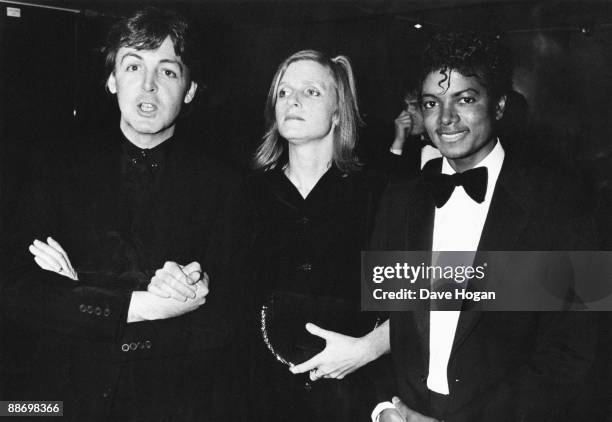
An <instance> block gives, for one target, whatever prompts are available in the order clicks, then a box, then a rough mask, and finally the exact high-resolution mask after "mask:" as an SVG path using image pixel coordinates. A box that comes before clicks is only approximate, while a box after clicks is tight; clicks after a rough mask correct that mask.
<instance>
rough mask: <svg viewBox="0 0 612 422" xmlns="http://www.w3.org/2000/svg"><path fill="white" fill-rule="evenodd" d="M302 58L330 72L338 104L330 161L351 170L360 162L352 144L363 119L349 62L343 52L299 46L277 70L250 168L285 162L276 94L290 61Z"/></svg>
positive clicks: (343, 169) (268, 167)
mask: <svg viewBox="0 0 612 422" xmlns="http://www.w3.org/2000/svg"><path fill="white" fill-rule="evenodd" d="M302 60H310V61H314V62H316V63H319V64H320V65H322V66H324V67H326V68H327V69H329V70H330V72H331V75H332V78H333V80H334V85H335V90H336V99H337V104H338V111H337V113H338V114H337V115H338V124H337V125H336V129H335V132H334V143H333V161H334V164H335V165H336V167H338V169H340V170H341V171H343V172H351V171H354V170H356V169H357V168H359V166H360V164H359V160H358V159H357V156H356V155H355V144H356V142H357V126H358V125H362V124H363V121H362V120H361V116H360V115H359V106H358V104H357V89H356V87H355V78H354V76H353V69H352V67H351V62H350V61H349V59H348V57H346V56H336V57H333V58H330V57H328V56H326V55H324V54H323V53H321V52H319V51H315V50H302V51H298V52H297V53H294V54H292V55H291V56H289V57H288V58H286V59H285V60H284V61H283V62H282V63H281V64H280V66H279V67H278V69H277V70H276V74H275V75H274V78H273V79H272V85H270V90H269V91H268V97H267V99H266V106H265V109H264V116H265V119H266V133H265V134H264V136H263V138H262V143H261V144H260V145H259V147H258V148H257V150H256V152H255V155H254V157H253V162H252V165H253V168H255V169H263V170H269V169H271V168H274V167H276V166H277V165H279V164H280V165H284V164H285V163H286V161H287V159H288V158H287V141H286V140H284V139H283V138H282V137H281V136H280V134H279V132H278V125H277V123H276V116H275V112H274V109H275V107H276V94H277V90H278V85H279V83H280V80H281V79H282V77H283V75H284V74H285V71H286V70H287V68H288V67H289V65H290V64H291V63H295V62H298V61H302Z"/></svg>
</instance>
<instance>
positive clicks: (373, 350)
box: [289, 322, 389, 381]
mask: <svg viewBox="0 0 612 422" xmlns="http://www.w3.org/2000/svg"><path fill="white" fill-rule="evenodd" d="M306 330H307V331H308V332H309V333H310V334H312V335H315V336H317V337H321V338H322V339H324V340H325V343H326V344H325V349H323V351H322V352H321V353H319V354H317V355H316V356H314V357H312V358H311V359H310V360H307V361H306V362H303V363H301V364H299V365H295V366H293V367H291V368H289V370H290V371H291V372H292V373H294V374H302V373H304V372H308V371H310V379H311V380H312V381H315V380H317V379H319V378H336V379H342V378H344V377H345V376H347V375H349V374H350V373H352V372H354V371H356V370H357V369H359V368H361V367H362V366H364V365H366V364H367V363H369V362H371V361H373V360H374V359H377V358H378V357H379V356H381V355H382V354H383V353H386V352H388V351H389V326H388V322H385V323H384V324H383V325H381V326H380V327H377V328H376V329H374V330H373V331H372V332H370V333H369V334H368V335H366V336H364V337H351V336H346V335H344V334H340V333H336V332H334V331H328V330H324V329H323V328H320V327H317V326H316V325H314V324H312V323H308V324H306ZM385 338H386V340H385Z"/></svg>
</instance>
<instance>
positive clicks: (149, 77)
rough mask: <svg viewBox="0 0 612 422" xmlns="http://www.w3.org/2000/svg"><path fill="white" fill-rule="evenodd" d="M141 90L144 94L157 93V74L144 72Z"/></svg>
mask: <svg viewBox="0 0 612 422" xmlns="http://www.w3.org/2000/svg"><path fill="white" fill-rule="evenodd" d="M142 89H143V91H146V92H155V91H157V73H156V72H154V71H146V72H145V73H144V76H143V79H142Z"/></svg>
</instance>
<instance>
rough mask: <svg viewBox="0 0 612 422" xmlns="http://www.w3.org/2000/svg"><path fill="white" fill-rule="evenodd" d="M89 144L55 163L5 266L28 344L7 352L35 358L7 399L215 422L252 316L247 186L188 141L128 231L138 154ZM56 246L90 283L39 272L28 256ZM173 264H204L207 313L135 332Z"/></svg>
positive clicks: (9, 300)
mask: <svg viewBox="0 0 612 422" xmlns="http://www.w3.org/2000/svg"><path fill="white" fill-rule="evenodd" d="M82 142H83V143H82V145H80V147H79V148H78V150H77V151H74V152H72V153H71V154H70V155H69V156H64V157H60V158H56V159H53V160H48V161H51V164H50V165H49V166H48V167H47V170H46V171H45V180H42V181H40V182H39V183H35V184H33V186H32V188H31V189H30V190H28V193H27V194H26V195H24V200H23V201H22V206H21V208H20V215H19V216H17V218H16V219H15V220H16V221H17V223H16V224H15V226H14V227H13V230H12V232H13V235H12V236H11V238H12V241H11V242H10V243H9V246H8V248H7V249H8V252H7V253H6V255H5V256H4V257H3V258H4V259H6V263H5V265H4V268H3V272H2V279H1V285H2V296H1V299H0V300H1V306H2V312H3V314H4V315H5V317H6V318H7V320H9V321H11V324H13V333H14V334H15V333H16V334H17V336H15V335H14V336H13V338H10V339H6V340H7V341H5V339H3V341H2V342H3V343H5V344H8V343H10V344H11V345H13V347H18V348H19V347H21V348H23V349H24V356H23V359H22V361H21V362H20V364H21V365H20V372H19V373H18V374H17V375H16V377H15V378H14V379H12V380H11V379H8V380H5V382H6V383H7V384H9V386H10V388H8V390H9V391H10V392H11V394H12V397H7V399H22V400H33V399H39V400H40V399H43V400H63V401H64V413H65V415H67V416H68V417H69V418H70V419H72V420H94V419H103V420H105V419H120V420H149V421H151V420H155V421H156V420H195V419H198V420H209V419H210V420H214V419H215V418H214V416H213V415H214V413H213V409H212V404H213V403H214V402H217V403H219V402H220V401H219V400H215V399H214V396H213V393H214V394H220V395H221V396H223V394H222V393H221V390H223V385H224V382H222V380H224V379H227V377H225V376H224V375H226V374H224V373H223V370H224V369H225V368H226V366H225V364H224V363H223V362H224V361H223V359H222V358H224V357H225V356H227V353H226V351H227V348H228V346H229V345H230V343H231V340H232V334H233V330H234V326H235V323H236V322H237V320H238V319H239V318H240V310H241V308H242V307H241V306H240V305H239V303H240V301H241V292H242V289H241V286H240V282H241V281H240V277H239V271H240V269H241V262H242V258H243V253H242V245H241V243H240V236H241V235H242V233H243V232H244V230H245V225H244V213H243V211H242V209H241V203H240V201H241V199H242V198H243V192H242V190H241V187H240V186H241V183H240V180H239V178H238V177H237V176H236V175H235V174H233V173H232V172H231V171H229V170H228V169H226V168H224V167H223V166H222V165H220V164H219V163H217V162H216V161H214V160H212V159H210V158H209V157H207V156H206V155H204V154H202V153H201V152H200V151H199V150H198V149H197V148H195V147H194V146H193V145H192V144H190V143H189V142H188V140H187V139H185V138H183V137H181V136H180V134H176V135H175V136H174V137H173V138H172V139H169V140H167V141H166V142H164V145H165V146H164V148H165V156H166V159H165V166H164V170H163V173H162V174H161V176H160V178H159V180H158V183H157V184H156V185H155V187H154V191H153V193H152V195H151V198H152V199H151V200H150V201H149V202H148V204H146V206H143V207H141V208H140V209H139V210H140V213H139V214H138V215H133V216H131V217H130V218H129V219H128V217H127V215H128V214H129V212H130V207H129V200H130V198H128V197H127V195H126V194H125V190H124V189H122V183H123V181H122V180H121V177H120V174H121V171H120V155H121V143H122V142H127V141H126V140H125V139H124V138H123V137H122V136H121V135H120V134H119V133H118V131H117V132H114V133H111V134H105V135H103V136H97V137H95V138H93V139H91V138H90V139H83V140H82ZM128 220H130V221H128ZM49 235H50V236H52V237H54V238H55V239H56V240H57V241H59V242H60V243H61V244H62V246H63V247H64V249H65V250H66V251H67V252H68V254H69V257H70V259H71V261H72V264H73V266H74V267H75V269H76V270H77V272H78V274H79V281H75V282H73V281H72V280H70V279H68V278H66V277H62V276H60V275H57V274H55V273H52V272H48V271H43V270H41V269H40V268H38V266H37V265H36V264H35V263H34V261H33V259H32V257H31V256H30V255H29V253H28V251H27V248H28V244H29V243H30V242H31V241H32V240H33V239H34V238H38V239H40V240H46V237H47V236H49ZM4 259H3V260H4ZM165 261H175V262H178V263H179V264H183V265H185V264H187V263H190V262H192V261H198V262H200V263H201V265H202V267H203V269H204V270H205V271H206V272H207V273H208V274H209V275H210V280H211V281H210V294H209V296H208V298H207V302H206V303H205V304H204V305H203V306H202V307H200V308H199V309H197V310H196V311H194V312H191V313H188V314H185V315H182V316H180V317H177V318H172V319H167V320H157V321H149V322H140V323H133V324H127V323H126V314H127V309H128V306H129V301H130V296H131V293H132V291H134V290H144V289H146V285H147V284H148V281H149V280H150V278H151V277H152V275H153V274H154V271H155V270H156V269H158V268H161V267H162V266H163V264H164V262H165ZM234 305H236V306H234ZM26 349H27V350H26ZM227 364H228V365H229V363H227ZM11 384H12V385H11ZM213 387H214V388H213ZM213 390H214V391H213Z"/></svg>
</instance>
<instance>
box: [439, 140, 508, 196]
mask: <svg viewBox="0 0 612 422" xmlns="http://www.w3.org/2000/svg"><path fill="white" fill-rule="evenodd" d="M505 157H506V152H505V151H504V148H503V147H502V145H501V142H500V141H499V138H497V139H495V146H494V147H493V149H492V150H491V152H489V154H487V156H486V157H485V158H483V159H482V160H481V161H480V162H479V163H478V164H476V165H475V166H474V168H476V167H486V168H487V174H488V177H487V194H486V196H485V202H488V201H490V199H491V196H493V189H494V188H495V184H496V183H497V178H498V177H499V173H500V171H501V168H502V164H503V163H504V158H505ZM455 173H456V171H455V170H454V169H453V168H452V167H451V165H450V163H449V162H448V159H447V158H446V157H443V158H442V174H455Z"/></svg>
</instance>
